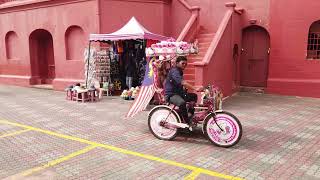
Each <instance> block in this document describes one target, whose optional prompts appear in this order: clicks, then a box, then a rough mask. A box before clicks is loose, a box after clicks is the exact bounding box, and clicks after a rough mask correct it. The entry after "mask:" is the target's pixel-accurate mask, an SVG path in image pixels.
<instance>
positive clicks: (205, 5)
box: [186, 0, 270, 32]
mask: <svg viewBox="0 0 320 180" xmlns="http://www.w3.org/2000/svg"><path fill="white" fill-rule="evenodd" d="M186 1H187V2H189V3H190V4H192V5H196V6H199V7H201V11H200V19H201V20H200V24H201V25H202V26H204V27H205V28H207V29H208V30H209V31H213V32H214V31H215V30H216V29H217V28H218V26H219V24H220V22H221V20H222V18H223V16H224V13H225V12H226V10H227V9H226V7H225V3H227V2H235V3H236V4H237V6H236V8H243V9H244V10H245V11H244V14H243V15H242V25H243V26H248V25H250V24H249V20H250V19H256V20H257V25H259V26H262V27H265V28H266V29H268V27H269V6H270V0H232V1H230V0H186Z"/></svg>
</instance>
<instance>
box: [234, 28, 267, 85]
mask: <svg viewBox="0 0 320 180" xmlns="http://www.w3.org/2000/svg"><path fill="white" fill-rule="evenodd" d="M269 51H270V37H269V33H268V32H267V31H266V30H265V29H264V28H262V27H260V26H249V27H247V28H245V29H244V30H243V31H242V48H241V63H240V85H241V86H249V87H266V86H267V78H268V65H269Z"/></svg>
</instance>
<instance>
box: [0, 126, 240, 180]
mask: <svg viewBox="0 0 320 180" xmlns="http://www.w3.org/2000/svg"><path fill="white" fill-rule="evenodd" d="M0 123H2V124H8V125H12V126H17V127H22V128H25V129H30V130H33V131H37V132H42V133H45V134H48V135H52V136H56V137H60V138H63V139H68V140H73V141H77V142H81V143H85V144H89V145H93V146H96V147H102V148H105V149H108V150H112V151H116V152H119V153H123V154H129V155H133V156H137V157H141V158H144V159H148V160H152V161H157V162H161V163H164V164H169V165H172V166H177V167H181V168H185V169H188V170H191V171H198V172H200V173H201V174H207V175H210V176H214V177H219V178H223V179H232V180H242V178H239V177H234V176H230V175H226V174H222V173H218V172H215V171H210V170H207V169H203V168H199V167H196V166H190V165H186V164H182V163H179V162H175V161H172V160H167V159H162V158H159V157H156V156H152V155H148V154H142V153H138V152H134V151H130V150H126V149H122V148H118V147H115V146H111V145H106V144H101V143H97V142H93V141H88V140H86V139H81V138H77V137H73V136H69V135H64V134H59V133H55V132H52V131H47V130H43V129H39V128H35V127H32V126H27V125H23V124H18V123H13V122H10V121H7V120H0Z"/></svg>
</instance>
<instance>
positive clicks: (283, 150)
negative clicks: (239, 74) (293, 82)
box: [0, 86, 320, 180]
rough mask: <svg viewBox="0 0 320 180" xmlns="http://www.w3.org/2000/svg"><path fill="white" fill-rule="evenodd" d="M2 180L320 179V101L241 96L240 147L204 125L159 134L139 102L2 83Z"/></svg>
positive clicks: (236, 104) (236, 105)
mask: <svg viewBox="0 0 320 180" xmlns="http://www.w3.org/2000/svg"><path fill="white" fill-rule="evenodd" d="M0 102H1V103H0V179H3V178H5V179H121V180H122V179H183V178H185V179H193V178H196V179H231V178H235V179H236V178H244V179H259V180H260V179H320V158H319V157H320V99H312V98H297V97H288V96H276V95H265V94H248V93H240V94H238V95H236V96H233V97H231V98H229V99H227V101H226V103H225V104H224V109H226V110H228V111H230V112H232V113H234V114H235V115H236V116H237V117H238V118H239V119H240V121H241V122H242V125H243V130H244V134H243V138H242V139H241V141H240V143H239V144H238V145H236V146H235V147H233V148H229V149H225V148H219V147H216V146H213V145H212V144H211V143H210V142H209V141H208V140H206V139H205V138H204V136H202V135H201V131H200V129H198V130H197V131H196V132H194V133H193V134H192V135H190V134H180V135H178V136H177V138H176V139H175V140H174V141H160V140H158V139H156V138H155V137H153V135H152V134H151V133H150V132H149V130H148V126H147V119H146V115H147V112H143V113H141V114H139V115H138V116H136V117H135V118H134V119H129V120H125V119H124V118H123V116H124V115H125V113H126V112H127V110H128V108H129V106H130V104H131V102H128V101H123V100H121V99H120V98H118V97H105V98H104V99H103V100H102V101H100V102H97V103H77V102H71V101H67V100H65V94H64V93H63V92H55V91H48V90H39V89H30V88H21V87H13V86H11V87H10V86H0Z"/></svg>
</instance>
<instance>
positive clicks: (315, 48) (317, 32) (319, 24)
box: [307, 21, 320, 59]
mask: <svg viewBox="0 0 320 180" xmlns="http://www.w3.org/2000/svg"><path fill="white" fill-rule="evenodd" d="M307 58H308V59H320V21H316V22H314V23H312V25H311V26H310V29H309V35H308V47H307Z"/></svg>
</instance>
